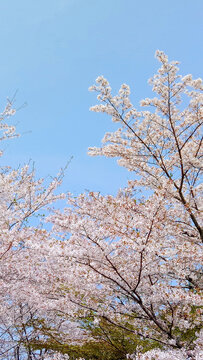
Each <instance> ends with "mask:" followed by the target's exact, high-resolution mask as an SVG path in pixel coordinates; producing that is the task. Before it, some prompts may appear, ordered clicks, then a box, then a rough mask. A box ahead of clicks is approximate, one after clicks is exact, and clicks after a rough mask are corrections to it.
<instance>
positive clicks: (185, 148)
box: [0, 51, 203, 360]
mask: <svg viewBox="0 0 203 360" xmlns="http://www.w3.org/2000/svg"><path fill="white" fill-rule="evenodd" d="M156 56H157V58H158V60H159V61H160V62H161V67H160V69H159V70H158V73H157V74H156V75H155V76H154V77H153V78H152V79H150V84H151V85H152V87H153V91H154V92H155V93H156V97H154V98H152V99H148V98H147V99H144V100H142V101H141V103H140V105H141V107H140V108H139V109H138V110H137V109H136V108H135V107H134V106H133V105H132V103H131V101H130V89H129V87H128V86H127V85H125V84H124V85H122V86H121V89H120V90H119V93H118V94H117V95H115V96H114V95H112V92H111V88H110V86H109V83H108V81H107V80H106V79H104V78H103V77H102V76H100V77H98V78H97V80H96V84H95V85H94V86H92V87H91V88H90V90H91V91H95V92H96V93H97V94H98V96H97V98H98V100H99V104H98V105H96V106H94V107H92V110H93V111H96V112H104V113H106V114H108V115H110V116H111V117H112V120H113V121H114V122H116V123H118V129H117V130H116V131H115V132H112V133H107V134H106V135H105V137H104V139H103V146H102V147H101V148H90V149H89V153H90V155H93V156H97V155H103V156H107V157H116V158H118V163H119V165H121V166H124V167H126V168H127V169H128V170H129V171H130V172H131V174H132V180H130V181H129V183H128V185H127V186H126V188H124V189H120V190H119V191H118V193H117V195H116V196H112V195H107V196H102V195H101V194H100V193H96V192H91V191H90V192H87V193H84V194H80V195H79V196H73V195H71V194H69V195H68V196H67V200H68V207H67V208H65V209H64V211H61V210H58V211H54V212H53V213H52V215H50V216H49V217H48V218H47V221H49V222H51V223H52V224H53V229H52V230H47V227H45V226H44V224H43V225H42V221H41V217H40V216H39V222H38V224H37V225H36V224H35V226H34V225H33V224H32V218H33V216H34V215H35V214H38V213H39V211H40V209H42V208H43V207H44V206H47V205H49V204H51V203H52V202H53V201H55V200H57V199H58V198H60V197H61V196H56V195H54V192H55V189H56V188H57V186H58V184H59V183H60V178H58V177H57V178H56V179H54V180H53V181H52V182H51V183H50V184H49V185H48V186H47V187H45V186H44V185H43V182H42V180H35V176H34V172H33V171H32V170H31V171H30V170H29V167H28V166H25V167H24V168H23V169H18V170H13V169H5V170H2V172H1V193H0V196H1V199H2V201H1V203H0V207H1V209H0V210H1V212H0V214H1V215H0V226H1V234H0V241H1V263H0V266H1V290H0V296H1V309H0V323H1V328H0V331H1V333H0V339H1V344H2V349H3V350H1V351H2V353H0V358H2V359H7V360H8V359H12V357H13V358H14V359H15V360H17V359H18V360H24V359H26V360H28V359H29V360H31V359H33V358H35V359H40V360H45V359H46V357H47V358H48V359H52V360H54V359H61V360H62V359H66V358H68V356H70V358H71V360H72V359H75V358H76V357H78V356H76V355H72V354H73V353H71V351H70V350H71V348H70V346H75V345H76V346H78V345H79V346H80V345H83V344H85V343H87V342H88V341H89V340H91V339H93V340H95V341H100V340H101V341H103V343H104V344H107V343H108V344H109V345H111V346H112V347H115V346H119V343H118V342H117V343H116V341H115V336H112V334H111V333H110V331H109V329H108V324H109V328H110V327H112V328H115V329H118V330H119V331H120V332H121V331H123V332H124V334H125V336H126V337H127V336H129V341H130V342H131V343H134V344H136V350H135V352H134V353H133V354H129V355H128V358H132V359H136V360H139V359H140V360H141V359H143V360H145V359H147V358H149V359H153V358H157V359H162V358H164V356H165V358H167V357H168V358H174V359H180V360H183V359H184V360H186V359H189V358H190V359H192V358H193V359H194V358H195V357H196V359H198V357H199V356H201V351H202V349H201V345H200V344H201V337H202V332H201V327H202V322H201V312H202V288H203V284H202V282H203V281H202V267H201V263H202V241H203V233H202V217H201V211H202V183H201V176H202V165H201V162H202V142H203V141H202V132H201V131H202V99H203V98H202V90H203V86H202V81H201V80H200V79H197V80H193V78H192V76H191V75H187V76H184V77H183V76H181V75H179V74H178V68H177V65H178V63H177V62H169V61H168V58H167V56H166V55H165V54H164V53H163V52H160V51H158V52H157V54H156ZM142 107H144V110H142ZM145 108H146V110H145ZM13 113H14V111H13V110H12V106H11V104H9V105H8V107H7V110H6V111H5V112H4V113H3V115H2V118H1V119H2V124H3V125H2V127H1V129H2V130H3V133H4V134H3V136H2V140H3V139H4V138H5V137H10V136H14V135H15V129H14V128H13V127H9V126H8V125H6V124H5V118H6V117H7V116H10V115H12V114H13ZM140 193H141V194H142V195H140ZM87 319H88V321H89V326H88V327H87V326H86V323H87ZM104 323H105V326H106V327H104ZM126 334H127V335H126ZM154 347H156V349H154ZM58 352H61V354H59V353H58ZM62 354H63V355H62ZM82 357H83V356H82ZM84 357H85V356H84ZM121 357H122V358H123V359H124V358H125V351H124V352H123V353H122V355H121V353H120V357H119V358H121ZM87 359H90V356H87ZM102 360H103V359H102ZM198 360H199V359H198Z"/></svg>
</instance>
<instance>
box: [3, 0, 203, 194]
mask: <svg viewBox="0 0 203 360" xmlns="http://www.w3.org/2000/svg"><path fill="white" fill-rule="evenodd" d="M202 24H203V0H193V1H192V0H171V1H166V0H142V1H141V0H139V1H138V0H0V46H1V52H0V84H1V86H0V107H1V109H3V107H4V105H5V102H6V98H7V97H12V95H13V94H14V93H15V91H16V90H18V92H17V95H16V106H17V107H19V108H20V107H21V106H22V105H23V104H24V103H25V102H26V103H27V105H26V106H25V107H22V108H21V109H19V111H18V112H17V114H16V116H15V118H13V120H14V122H15V123H16V124H17V130H18V132H20V133H21V134H22V136H21V138H19V139H16V140H13V141H10V142H9V143H4V150H5V155H4V158H2V159H1V163H2V164H10V165H12V166H15V167H17V166H18V165H19V164H21V165H22V164H24V163H25V162H27V161H29V160H30V159H32V160H33V161H34V162H35V166H36V169H37V175H38V176H42V177H46V176H47V175H52V176H54V175H55V174H56V173H57V172H58V170H59V169H60V167H63V166H65V164H66V163H67V161H68V160H69V159H70V157H71V156H73V159H72V161H71V164H70V165H69V167H68V170H67V172H66V176H65V179H64V184H63V187H62V188H63V190H64V191H65V190H68V191H71V192H73V193H75V194H78V193H79V192H82V191H84V189H89V190H96V191H101V192H102V193H113V194H115V193H116V191H117V189H118V188H119V187H122V186H125V184H126V180H127V179H128V178H131V177H132V174H130V173H128V172H127V170H125V169H122V168H120V167H119V166H118V165H117V164H116V161H115V160H113V159H104V158H91V157H89V156H88V155H87V148H88V146H97V145H100V141H101V139H102V138H103V135H104V133H105V132H106V131H111V130H112V129H113V128H114V127H113V125H112V124H111V121H110V118H107V117H105V116H102V114H96V113H92V112H90V111H89V107H90V106H91V105H94V104H95V103H96V96H95V94H93V93H89V92H88V87H89V86H90V85H92V84H93V83H94V80H95V79H96V77H97V76H98V75H104V76H105V77H106V78H107V79H108V80H109V81H110V84H111V87H112V88H113V89H115V91H117V90H118V89H119V87H120V85H121V84H122V83H123V82H125V83H127V84H129V85H130V86H131V90H132V93H133V95H132V98H133V101H134V104H135V105H136V104H138V102H139V100H140V99H141V98H143V97H146V96H150V95H151V89H150V87H149V85H148V84H147V79H148V78H149V77H150V76H152V75H153V74H154V72H155V71H156V69H157V68H158V63H157V61H156V60H155V58H154V53H155V50H156V49H160V50H163V51H165V52H166V53H167V54H168V56H169V58H170V59H171V60H179V61H180V62H181V65H180V68H181V73H182V74H187V73H192V74H193V75H194V77H199V76H202V64H203V51H202V50H203V49H202V38H203V25H202Z"/></svg>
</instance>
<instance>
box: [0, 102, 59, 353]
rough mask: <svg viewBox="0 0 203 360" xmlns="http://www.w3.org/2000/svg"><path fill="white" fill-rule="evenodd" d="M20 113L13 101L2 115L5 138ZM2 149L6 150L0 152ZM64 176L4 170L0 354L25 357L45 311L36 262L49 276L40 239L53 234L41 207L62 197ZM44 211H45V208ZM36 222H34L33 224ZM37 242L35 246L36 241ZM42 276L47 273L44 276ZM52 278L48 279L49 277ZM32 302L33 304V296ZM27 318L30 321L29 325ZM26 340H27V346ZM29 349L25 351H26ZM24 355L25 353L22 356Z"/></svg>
mask: <svg viewBox="0 0 203 360" xmlns="http://www.w3.org/2000/svg"><path fill="white" fill-rule="evenodd" d="M14 114H15V109H13V104H12V102H10V101H8V103H7V106H6V108H5V110H4V111H3V112H2V114H1V115H0V132H1V137H0V140H1V141H3V140H8V139H10V138H13V137H15V136H18V135H17V134H16V132H15V127H14V126H12V125H9V118H10V117H11V116H12V115H14ZM2 155H3V152H1V156H2ZM60 182H61V175H59V176H58V177H56V178H55V179H52V180H51V181H50V183H49V184H48V185H47V186H45V185H44V184H43V179H40V180H36V179H35V172H34V169H33V168H31V167H30V166H29V164H28V165H25V166H24V167H22V168H20V167H18V168H17V169H12V168H10V167H9V166H7V167H1V171H0V230H1V231H0V245H1V249H0V284H1V286H0V303H1V306H0V358H1V359H13V358H14V359H20V354H21V353H22V352H24V350H25V352H27V354H28V358H29V352H30V351H31V350H30V349H29V340H30V338H33V336H34V334H36V336H38V333H36V331H35V329H34V328H33V327H32V328H31V326H30V321H31V319H32V321H33V319H34V317H35V316H36V312H37V309H39V310H40V307H41V305H40V304H39V298H38V294H39V293H40V291H42V289H41V288H40V286H38V285H37V279H38V278H39V276H41V274H40V272H39V270H38V269H37V265H36V264H37V263H40V262H41V263H43V266H44V272H43V274H44V275H43V276H44V279H45V277H46V275H47V273H46V267H45V264H44V261H43V259H42V256H43V253H42V251H41V253H38V252H36V244H37V243H39V242H40V243H43V242H44V239H45V238H46V242H47V243H48V238H49V234H48V232H47V231H46V230H45V229H42V227H41V216H40V213H39V212H40V210H41V209H42V208H43V209H45V208H46V206H47V205H50V204H51V203H53V201H56V200H58V199H60V198H62V197H63V195H56V194H55V190H56V188H57V187H58V186H59V184H60ZM43 211H44V210H43ZM33 224H35V225H33ZM33 242H35V249H34V248H33V247H32V243H33ZM43 276H42V277H43ZM46 281H47V280H46ZM30 298H31V299H32V303H31V304H30V305H29V301H28V300H29V299H30ZM27 323H28V326H26V324H27ZM24 344H25V345H26V346H25V347H24ZM23 349H24V350H23ZM21 358H22V359H24V357H21Z"/></svg>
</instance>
